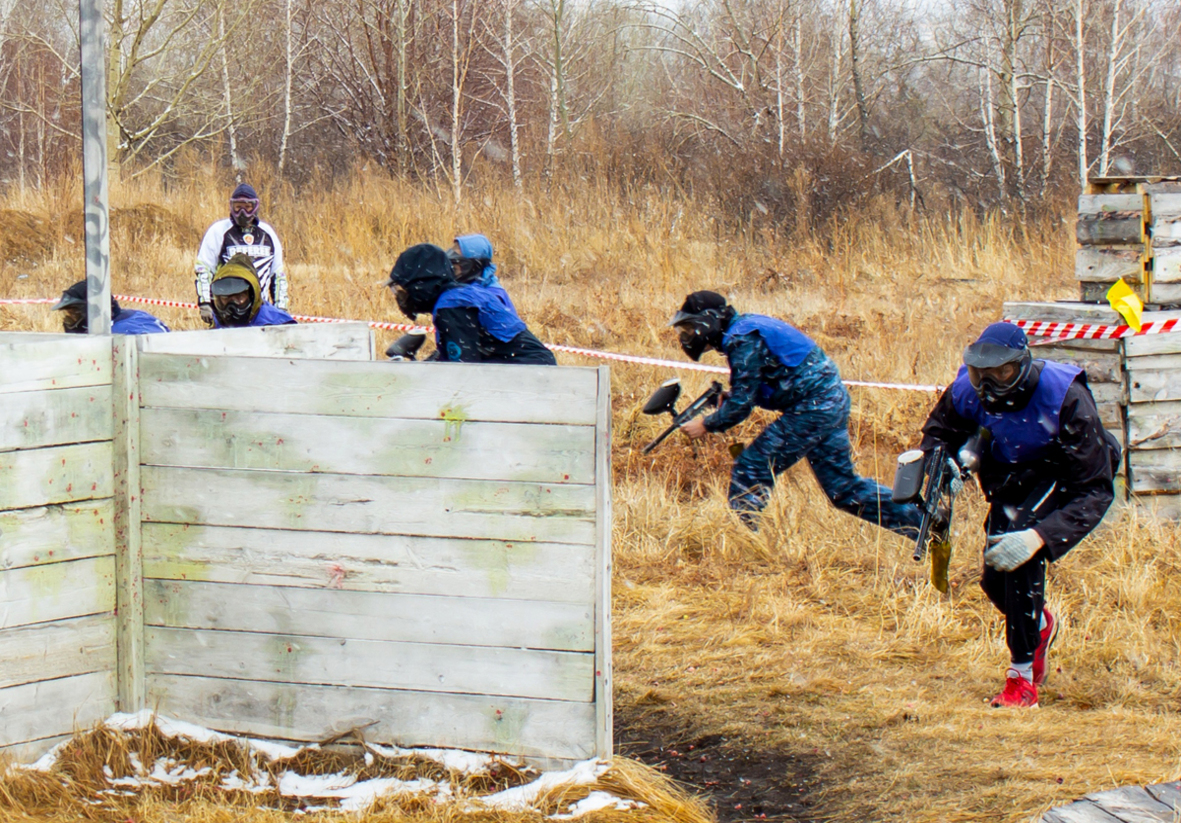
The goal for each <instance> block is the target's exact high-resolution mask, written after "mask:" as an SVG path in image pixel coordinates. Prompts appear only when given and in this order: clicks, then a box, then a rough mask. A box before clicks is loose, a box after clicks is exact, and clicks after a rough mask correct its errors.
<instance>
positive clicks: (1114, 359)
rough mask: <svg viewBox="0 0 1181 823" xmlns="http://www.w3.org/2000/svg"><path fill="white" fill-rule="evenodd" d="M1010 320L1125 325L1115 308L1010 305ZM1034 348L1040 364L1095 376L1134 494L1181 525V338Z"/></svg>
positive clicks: (1161, 314)
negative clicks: (1066, 365) (1066, 366)
mask: <svg viewBox="0 0 1181 823" xmlns="http://www.w3.org/2000/svg"><path fill="white" fill-rule="evenodd" d="M1004 317H1005V319H1006V320H1050V321H1059V322H1070V323H1093V324H1100V325H1118V324H1120V323H1122V321H1121V320H1120V318H1119V316H1118V315H1117V314H1116V313H1115V312H1114V311H1113V310H1112V309H1111V308H1109V307H1107V306H1099V305H1094V304H1087V303H1006V304H1005V308H1004ZM1174 318H1181V311H1178V310H1171V311H1169V310H1155V311H1146V312H1144V321H1145V322H1148V321H1162V320H1171V319H1174ZM1032 342H1033V343H1034V353H1035V356H1036V357H1041V358H1044V359H1046V360H1058V361H1061V362H1064V363H1072V364H1074V365H1076V366H1078V367H1079V368H1081V369H1082V370H1083V371H1085V372H1086V374H1087V383H1088V384H1089V385H1090V387H1091V393H1092V394H1093V395H1094V396H1095V403H1096V405H1097V406H1098V408H1099V417H1100V419H1101V420H1102V421H1103V425H1104V427H1106V428H1107V430H1108V431H1110V432H1111V433H1112V434H1114V435H1115V436H1116V439H1117V440H1119V441H1120V444H1121V445H1122V446H1123V448H1124V460H1123V464H1122V466H1121V469H1120V474H1121V475H1122V476H1123V477H1124V479H1125V481H1126V490H1127V494H1128V495H1130V496H1132V497H1134V498H1135V499H1136V500H1137V501H1138V502H1140V503H1142V504H1144V505H1146V506H1147V507H1149V508H1151V509H1153V510H1154V511H1156V512H1157V513H1159V514H1161V515H1162V516H1167V517H1172V518H1174V519H1181V451H1179V450H1181V334H1149V335H1143V336H1140V335H1137V336H1132V337H1127V338H1124V339H1122V340H1062V341H1057V342H1052V343H1039V342H1038V341H1037V340H1034V341H1032Z"/></svg>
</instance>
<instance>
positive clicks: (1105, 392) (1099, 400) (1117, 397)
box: [1088, 383, 1127, 407]
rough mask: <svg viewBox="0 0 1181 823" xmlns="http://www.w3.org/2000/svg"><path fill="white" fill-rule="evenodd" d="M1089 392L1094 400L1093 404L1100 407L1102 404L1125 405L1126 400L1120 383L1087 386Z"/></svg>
mask: <svg viewBox="0 0 1181 823" xmlns="http://www.w3.org/2000/svg"><path fill="white" fill-rule="evenodd" d="M1088 387H1089V388H1090V390H1091V396H1092V397H1094V398H1095V404H1096V405H1097V406H1100V407H1102V406H1103V405H1104V404H1108V403H1112V404H1115V405H1123V404H1125V403H1127V398H1126V396H1125V394H1124V391H1125V389H1124V386H1123V384H1122V383H1095V384H1094V385H1091V384H1088Z"/></svg>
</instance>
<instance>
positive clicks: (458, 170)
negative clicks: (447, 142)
mask: <svg viewBox="0 0 1181 823" xmlns="http://www.w3.org/2000/svg"><path fill="white" fill-rule="evenodd" d="M461 91H462V89H461V88H460V83H459V0H451V193H452V197H453V199H454V200H455V205H456V206H457V207H458V206H459V203H460V200H461V199H462V197H463V154H462V151H461V149H460V143H459V138H460V133H459V131H460V122H459V116H460V97H461V94H460V92H461Z"/></svg>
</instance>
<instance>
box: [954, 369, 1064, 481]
mask: <svg viewBox="0 0 1181 823" xmlns="http://www.w3.org/2000/svg"><path fill="white" fill-rule="evenodd" d="M1044 362H1045V366H1044V367H1043V368H1042V373H1041V376H1040V377H1039V378H1038V383H1037V388H1036V389H1034V390H1033V397H1032V398H1030V400H1029V405H1027V406H1026V407H1025V408H1024V409H1022V410H1021V411H1016V412H1001V413H999V414H993V413H991V412H987V411H985V410H984V406H983V405H982V404H981V402H980V398H979V397H977V396H976V390H975V389H973V388H972V384H971V382H969V380H968V367H967V366H960V371H959V374H957V375H956V377H955V382H954V383H952V384H951V402H952V405H954V406H955V410H956V411H957V412H958V413H959V414H960V415H961V416H962V417H965V418H967V419H968V420H971V421H972V422H973V423H975V424H976V425H978V426H983V427H984V428H986V429H988V430H989V432H991V433H992V456H993V457H994V458H995V459H997V460H999V461H1001V462H1002V463H1009V464H1014V463H1028V462H1030V461H1031V460H1037V459H1038V458H1040V457H1041V456H1042V455H1043V454H1044V453H1045V451H1046V449H1047V448H1048V447H1049V446H1050V444H1051V443H1053V442H1054V440H1055V439H1056V438H1057V437H1058V421H1059V416H1060V415H1061V412H1062V403H1063V402H1064V401H1065V400H1066V391H1067V389H1069V388H1070V385H1071V384H1072V383H1073V382H1074V380H1075V378H1076V377H1078V376H1079V375H1080V374H1081V373H1082V372H1081V370H1079V369H1077V368H1075V367H1074V366H1068V365H1066V364H1065V363H1057V362H1055V361H1053V360H1047V361H1044Z"/></svg>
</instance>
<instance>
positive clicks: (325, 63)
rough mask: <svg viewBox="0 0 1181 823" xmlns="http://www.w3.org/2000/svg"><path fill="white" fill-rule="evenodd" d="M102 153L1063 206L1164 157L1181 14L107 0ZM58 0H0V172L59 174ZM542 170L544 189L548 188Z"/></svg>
mask: <svg viewBox="0 0 1181 823" xmlns="http://www.w3.org/2000/svg"><path fill="white" fill-rule="evenodd" d="M106 11H107V17H108V29H109V71H108V84H107V95H108V115H109V117H108V122H109V130H110V141H111V159H112V164H113V166H114V168H115V170H116V171H117V173H118V174H120V175H122V176H125V177H126V176H134V175H138V174H142V173H144V172H145V171H147V170H151V169H155V170H156V171H157V172H159V173H162V174H163V175H164V177H165V179H169V178H172V179H176V180H179V179H180V178H182V177H183V176H184V175H185V174H186V173H191V172H192V171H193V170H194V169H198V168H208V165H207V164H208V161H210V160H213V161H215V162H216V163H217V164H218V165H219V167H220V168H222V169H223V170H224V171H225V172H226V177H227V179H229V178H232V177H236V178H239V179H241V178H243V177H252V176H258V175H260V173H261V172H262V171H263V170H264V169H265V171H266V176H267V177H268V178H270V179H274V177H278V178H279V179H281V180H283V181H284V182H285V183H287V184H289V185H290V186H292V187H293V191H295V192H301V191H305V190H306V188H307V187H309V186H318V185H319V186H323V185H325V181H327V180H330V179H332V178H335V177H339V176H342V175H346V174H347V173H349V172H352V171H355V170H367V171H379V172H381V173H384V174H388V175H390V176H392V177H396V178H401V179H405V180H409V181H413V182H416V183H420V184H423V185H426V186H428V187H434V188H436V189H437V191H438V193H439V195H440V196H441V197H444V198H446V199H449V200H451V201H452V202H453V203H455V204H460V203H462V202H463V200H464V198H465V197H471V196H472V193H473V192H476V191H478V190H479V189H480V188H481V187H482V186H483V185H484V184H486V183H489V182H495V183H496V185H497V186H498V187H499V186H501V185H512V186H516V187H517V188H518V189H526V188H527V189H529V190H530V191H540V192H560V191H562V190H563V187H566V186H577V185H578V184H579V183H580V181H587V180H590V181H592V182H593V183H594V184H595V185H600V186H601V185H604V184H606V185H609V186H612V187H615V188H616V189H617V190H619V191H620V192H621V194H624V195H625V196H626V195H627V194H628V193H629V192H635V191H638V190H640V189H652V188H655V189H657V190H659V191H660V192H663V193H667V194H671V195H680V196H686V195H688V196H691V197H692V198H693V199H694V200H695V201H696V202H697V203H698V204H699V205H700V206H705V207H706V208H707V209H708V210H709V213H710V215H711V218H712V219H714V220H715V221H717V222H718V223H719V224H720V226H724V227H726V228H727V229H734V228H740V227H746V226H753V225H755V224H758V225H759V226H761V227H764V228H775V229H780V228H782V229H790V230H793V231H799V230H801V229H807V228H812V227H815V226H817V225H820V224H821V223H823V222H824V221H825V220H827V219H828V218H830V217H831V216H833V215H834V214H840V213H848V212H849V211H850V210H852V209H854V208H856V207H857V206H858V205H859V204H861V203H863V202H864V201H865V198H866V197H867V196H868V197H872V196H883V195H884V196H886V197H890V198H893V199H894V200H895V201H896V202H897V203H898V204H899V205H902V206H904V207H906V208H913V209H914V210H916V211H920V212H921V211H927V212H929V213H932V214H941V213H946V212H949V211H957V210H962V209H971V210H975V211H977V212H983V211H989V210H994V209H999V210H1001V211H1004V212H1006V213H1016V214H1028V213H1029V212H1030V211H1031V210H1034V211H1043V212H1045V211H1051V212H1056V211H1061V212H1066V211H1073V207H1072V206H1071V205H1069V203H1070V201H1071V200H1072V199H1073V197H1074V195H1075V194H1077V192H1078V190H1079V186H1080V181H1082V180H1085V179H1086V177H1087V176H1089V175H1106V174H1119V173H1129V172H1136V173H1153V174H1167V173H1170V172H1178V171H1181V154H1179V150H1181V105H1178V96H1179V95H1181V82H1179V81H1181V43H1179V42H1178V40H1177V38H1176V37H1175V32H1176V31H1177V30H1178V26H1179V24H1181V6H1179V5H1177V4H1165V3H1153V2H1151V0H945V1H944V2H937V3H931V4H928V5H922V4H916V3H913V2H906V0H819V2H812V3H805V2H803V0H685V2H681V3H672V2H668V0H665V2H662V3H653V2H644V1H643V0H350V1H349V2H341V0H316V2H312V0H234V2H230V0H108V2H107V4H106ZM77 20H78V8H77V4H76V3H73V2H71V0H37V2H34V0H0V89H2V91H0V185H6V186H9V187H19V188H26V187H39V186H41V185H44V184H45V183H46V182H47V181H50V180H51V179H52V178H53V177H54V176H55V175H59V174H73V173H76V171H77V166H78V158H79V156H80V125H79V120H80V113H79V67H78V46H77ZM555 187H556V188H555Z"/></svg>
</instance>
